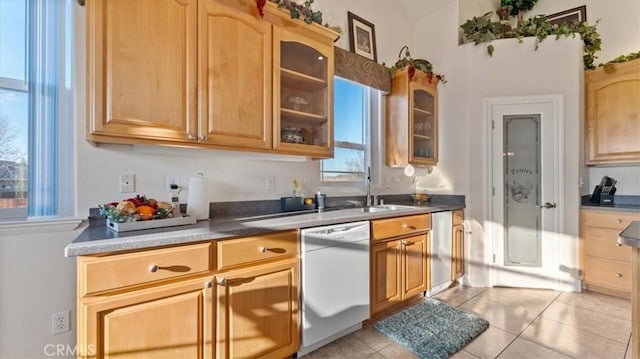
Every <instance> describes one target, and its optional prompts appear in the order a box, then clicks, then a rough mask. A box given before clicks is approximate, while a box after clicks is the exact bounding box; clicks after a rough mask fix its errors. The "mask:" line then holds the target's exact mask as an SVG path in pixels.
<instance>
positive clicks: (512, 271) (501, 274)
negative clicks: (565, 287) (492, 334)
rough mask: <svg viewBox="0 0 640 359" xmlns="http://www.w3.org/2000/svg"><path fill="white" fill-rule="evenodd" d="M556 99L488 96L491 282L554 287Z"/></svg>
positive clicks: (556, 272) (557, 205) (556, 248)
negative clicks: (491, 247) (490, 172)
mask: <svg viewBox="0 0 640 359" xmlns="http://www.w3.org/2000/svg"><path fill="white" fill-rule="evenodd" d="M551 99H553V97H551ZM559 102H560V100H557V101H555V102H554V101H552V100H550V98H549V97H547V98H546V99H545V98H539V97H523V98H517V99H516V98H502V99H494V100H489V102H488V105H489V107H488V110H489V120H490V121H491V122H490V124H489V125H490V126H491V129H492V130H491V135H490V140H491V168H492V175H491V192H490V193H492V200H491V218H490V227H491V228H490V231H489V232H490V237H488V238H492V240H493V256H492V257H493V258H492V261H493V267H492V268H493V271H492V273H493V285H499V286H509V287H529V288H549V289H559V288H560V283H558V280H559V278H561V277H562V275H563V273H561V272H560V271H561V270H562V269H561V268H562V267H561V266H559V265H558V264H559V263H560V262H559V260H558V253H562V251H561V250H560V243H561V242H560V240H561V238H562V235H560V234H559V232H560V231H559V227H560V226H559V225H560V223H559V216H558V211H559V210H561V208H562V203H560V202H559V201H560V196H558V187H559V186H560V183H562V182H561V181H560V177H561V176H562V171H561V170H560V168H561V167H560V166H561V162H562V159H561V156H560V153H559V151H561V150H560V149H561V148H562V147H561V144H560V139H561V133H560V132H561V127H560V123H559V121H560V117H561V115H560V111H559V109H558V107H559Z"/></svg>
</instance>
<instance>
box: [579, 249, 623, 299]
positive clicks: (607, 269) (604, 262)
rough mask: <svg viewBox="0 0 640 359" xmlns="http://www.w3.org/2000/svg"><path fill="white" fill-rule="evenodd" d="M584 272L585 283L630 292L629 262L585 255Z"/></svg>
mask: <svg viewBox="0 0 640 359" xmlns="http://www.w3.org/2000/svg"><path fill="white" fill-rule="evenodd" d="M584 274H585V276H584V279H585V282H587V284H593V285H597V286H600V287H606V288H611V289H616V290H621V291H625V292H631V264H630V263H626V262H620V261H614V260H610V259H601V258H595V257H587V260H586V263H585V273H584Z"/></svg>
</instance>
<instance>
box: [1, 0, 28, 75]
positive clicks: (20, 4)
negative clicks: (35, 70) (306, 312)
mask: <svg viewBox="0 0 640 359" xmlns="http://www.w3.org/2000/svg"><path fill="white" fill-rule="evenodd" d="M26 13H27V11H26V0H0V77H5V78H8V79H15V80H19V81H22V82H24V81H26V69H27V66H26V63H27V46H26V44H27V40H26V38H27V36H26V35H27V31H26V30H27V27H26V19H27V17H26Z"/></svg>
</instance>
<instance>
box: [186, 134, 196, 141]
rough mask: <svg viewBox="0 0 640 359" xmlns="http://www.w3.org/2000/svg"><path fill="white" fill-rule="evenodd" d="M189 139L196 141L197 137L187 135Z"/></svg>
mask: <svg viewBox="0 0 640 359" xmlns="http://www.w3.org/2000/svg"><path fill="white" fill-rule="evenodd" d="M187 138H188V139H190V140H195V139H196V135H194V134H193V133H190V134H188V135H187Z"/></svg>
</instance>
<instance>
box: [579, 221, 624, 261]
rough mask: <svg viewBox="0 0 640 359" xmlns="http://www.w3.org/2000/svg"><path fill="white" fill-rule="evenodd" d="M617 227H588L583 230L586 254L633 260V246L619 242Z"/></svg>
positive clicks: (619, 259)
mask: <svg viewBox="0 0 640 359" xmlns="http://www.w3.org/2000/svg"><path fill="white" fill-rule="evenodd" d="M619 233H620V231H619V230H617V229H605V228H592V227H586V228H584V230H583V237H584V238H583V240H584V248H585V254H586V255H588V256H592V257H599V258H605V259H614V260H618V261H623V262H631V247H628V246H623V245H621V244H619V243H618V242H617V240H618V234H619Z"/></svg>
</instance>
